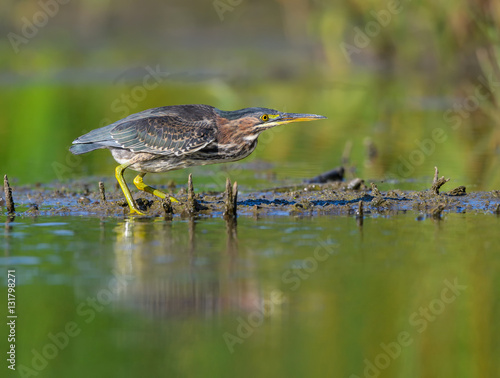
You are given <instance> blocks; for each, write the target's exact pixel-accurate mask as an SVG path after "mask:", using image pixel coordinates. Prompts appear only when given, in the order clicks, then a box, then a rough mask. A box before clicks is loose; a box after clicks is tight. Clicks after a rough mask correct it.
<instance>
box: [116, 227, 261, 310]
mask: <svg viewBox="0 0 500 378" xmlns="http://www.w3.org/2000/svg"><path fill="white" fill-rule="evenodd" d="M204 222H205V223H204ZM221 222H222V220H220V219H218V220H213V219H209V220H206V219H204V220H197V219H195V218H189V219H188V220H185V221H175V222H170V221H165V220H163V219H155V220H151V219H140V218H138V219H134V218H129V219H126V220H124V222H122V223H120V224H119V225H117V227H116V228H115V232H116V243H115V245H114V251H115V274H116V275H118V276H119V277H117V280H118V281H120V282H126V284H125V285H122V286H121V288H120V290H119V292H118V295H117V298H116V299H117V301H116V304H117V305H118V306H120V307H122V308H123V307H125V308H133V309H135V310H139V311H143V312H145V313H147V314H150V315H152V316H155V317H165V316H177V315H179V316H184V315H190V314H197V315H204V316H211V315H213V314H216V313H222V312H230V311H252V310H255V309H256V308H258V307H259V304H260V303H261V302H262V298H261V296H260V294H259V285H258V282H257V277H255V273H254V272H253V271H252V266H253V265H254V264H252V263H251V262H250V263H242V260H243V261H245V262H247V261H246V259H251V258H252V256H239V251H238V234H237V222H236V220H235V219H229V220H226V221H225V222H226V225H225V226H226V227H225V230H226V232H225V235H224V227H223V225H222V224H221ZM224 239H226V241H225V247H224V244H223V241H224Z"/></svg>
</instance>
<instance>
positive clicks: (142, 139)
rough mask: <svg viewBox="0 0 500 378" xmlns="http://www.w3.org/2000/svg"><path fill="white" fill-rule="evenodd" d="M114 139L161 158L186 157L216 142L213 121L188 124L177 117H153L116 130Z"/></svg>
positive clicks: (113, 130) (122, 145) (118, 126)
mask: <svg viewBox="0 0 500 378" xmlns="http://www.w3.org/2000/svg"><path fill="white" fill-rule="evenodd" d="M110 135H111V137H112V138H113V140H115V141H116V142H117V143H118V144H119V145H120V146H121V147H122V148H126V149H128V150H131V151H133V152H147V153H151V154H157V155H176V156H180V155H184V154H188V153H190V152H194V151H197V150H200V149H202V148H203V147H205V146H206V145H208V144H209V143H211V142H213V141H214V140H215V135H216V128H215V125H214V124H213V121H212V120H210V119H205V120H201V121H185V120H184V119H182V118H180V117H177V116H162V117H149V118H143V119H138V120H132V121H129V122H123V123H121V124H118V125H117V126H115V127H114V128H113V129H112V130H111V132H110Z"/></svg>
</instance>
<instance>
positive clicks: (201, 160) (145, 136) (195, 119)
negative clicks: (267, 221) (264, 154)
mask: <svg viewBox="0 0 500 378" xmlns="http://www.w3.org/2000/svg"><path fill="white" fill-rule="evenodd" d="M324 118H326V117H323V116H320V115H316V114H296V113H282V112H278V111H276V110H273V109H266V108H246V109H241V110H235V111H223V110H219V109H217V108H214V107H213V106H208V105H174V106H164V107H160V108H154V109H149V110H144V111H142V112H139V113H136V114H132V115H130V116H128V117H126V118H124V119H122V120H119V121H116V122H115V123H112V124H111V125H108V126H104V127H101V128H99V129H96V130H92V131H91V132H89V133H87V134H85V135H82V136H81V137H79V138H77V139H75V140H74V141H73V145H72V146H71V148H70V151H71V152H72V153H73V154H75V155H79V154H84V153H86V152H89V151H93V150H96V149H99V148H108V149H109V150H110V151H111V154H112V155H113V158H114V159H115V160H116V161H117V162H118V163H119V164H120V165H119V166H118V167H116V169H115V176H116V179H117V180H118V183H119V184H120V187H121V189H122V191H123V194H124V195H125V198H126V199H127V203H128V205H129V207H130V213H137V214H143V213H142V212H141V211H140V210H139V208H138V207H137V204H136V203H135V201H134V198H133V197H132V195H131V193H130V190H129V189H128V187H127V183H126V182H125V180H124V178H123V172H124V171H125V169H127V168H130V169H132V170H134V171H137V172H140V173H139V175H137V176H136V177H135V179H134V184H135V186H136V187H137V188H138V189H139V190H143V191H146V192H148V193H151V194H154V195H155V196H158V197H160V198H166V197H167V195H166V194H165V193H163V192H161V191H159V190H157V189H155V188H152V187H150V186H148V185H146V184H145V183H144V182H143V177H144V176H145V175H146V173H149V172H166V171H171V170H175V169H182V168H186V167H191V166H195V165H206V164H215V163H225V162H230V161H236V160H240V159H243V158H245V157H247V156H248V155H250V154H251V153H252V152H253V151H254V150H255V147H256V146H257V138H258V137H259V135H260V133H261V132H263V131H264V130H267V129H270V128H271V127H274V126H278V125H283V124H286V123H290V122H298V121H312V120H316V119H324ZM170 199H171V200H172V201H175V202H177V200H176V199H175V198H173V197H170Z"/></svg>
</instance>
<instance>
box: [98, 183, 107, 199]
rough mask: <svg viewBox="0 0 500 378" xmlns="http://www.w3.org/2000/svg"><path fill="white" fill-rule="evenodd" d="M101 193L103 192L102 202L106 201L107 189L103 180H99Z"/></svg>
mask: <svg viewBox="0 0 500 378" xmlns="http://www.w3.org/2000/svg"><path fill="white" fill-rule="evenodd" d="M99 193H100V194H101V202H106V189H104V183H103V182H102V181H99Z"/></svg>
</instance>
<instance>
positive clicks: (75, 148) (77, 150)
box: [69, 143, 104, 155]
mask: <svg viewBox="0 0 500 378" xmlns="http://www.w3.org/2000/svg"><path fill="white" fill-rule="evenodd" d="M103 147H104V146H101V145H99V144H96V143H81V144H74V145H72V146H71V147H70V148H69V150H70V151H71V152H72V153H73V154H74V155H80V154H84V153H87V152H90V151H94V150H97V149H99V148H103Z"/></svg>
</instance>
